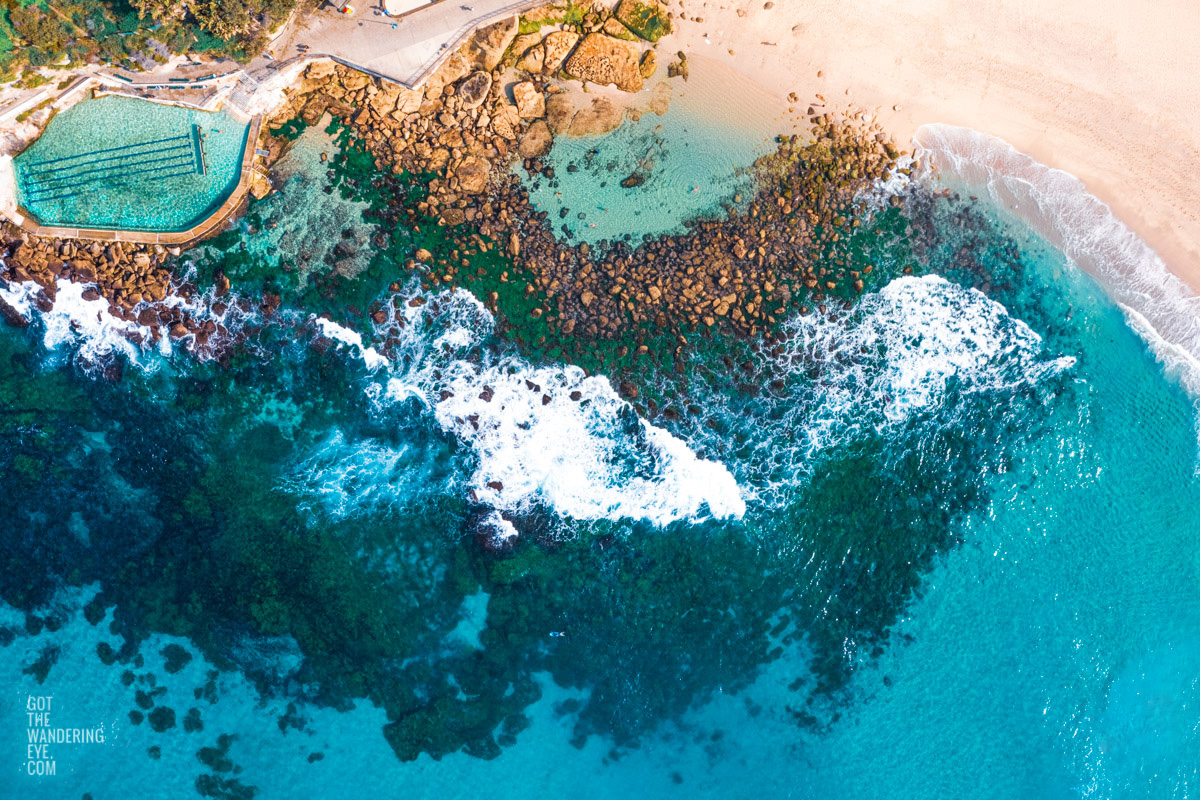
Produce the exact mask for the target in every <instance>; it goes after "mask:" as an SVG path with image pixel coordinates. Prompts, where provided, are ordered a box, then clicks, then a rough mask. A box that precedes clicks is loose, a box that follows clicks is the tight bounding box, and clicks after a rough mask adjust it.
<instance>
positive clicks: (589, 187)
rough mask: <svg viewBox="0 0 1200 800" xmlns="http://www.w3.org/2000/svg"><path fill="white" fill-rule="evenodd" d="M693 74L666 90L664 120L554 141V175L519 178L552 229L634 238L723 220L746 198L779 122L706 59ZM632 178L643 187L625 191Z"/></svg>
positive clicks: (584, 237) (751, 92)
mask: <svg viewBox="0 0 1200 800" xmlns="http://www.w3.org/2000/svg"><path fill="white" fill-rule="evenodd" d="M691 70H692V73H693V75H692V77H691V78H690V80H689V82H688V83H682V82H679V81H671V82H669V83H666V84H665V85H666V86H668V87H670V89H671V92H670V95H669V96H670V103H669V105H668V109H667V112H666V113H665V114H664V115H662V116H659V115H657V114H655V113H652V112H649V111H647V112H644V113H642V115H641V117H640V118H639V119H638V120H637V121H636V122H635V121H632V120H626V122H625V123H624V124H623V125H622V126H621V127H620V128H618V129H617V130H616V131H614V132H612V133H610V134H605V135H602V136H585V137H578V138H575V137H569V136H559V137H556V138H555V140H554V147H553V149H552V150H551V152H550V154H549V155H548V156H547V157H546V158H545V159H544V161H545V163H546V164H547V166H549V167H551V168H552V169H553V170H554V176H553V178H546V177H544V176H534V177H533V179H528V176H526V180H525V183H526V186H527V187H528V188H529V190H530V199H531V201H532V202H533V203H534V204H535V205H536V206H537V207H538V208H539V209H540V210H542V211H545V212H546V213H547V216H548V220H547V222H548V224H550V226H551V227H552V228H553V229H554V230H556V231H560V232H561V231H562V226H564V225H565V226H566V230H567V231H568V232H570V234H571V235H572V236H573V237H574V241H580V242H587V243H588V244H595V243H597V242H599V241H601V240H603V239H607V240H610V241H611V240H616V239H620V238H623V237H625V236H626V235H628V236H629V237H631V238H632V240H633V241H640V240H641V238H642V237H643V236H646V235H651V236H657V235H663V234H667V235H669V234H673V233H678V232H679V231H680V230H682V227H683V223H684V221H685V220H689V219H695V218H696V217H699V216H707V215H718V214H723V213H724V211H723V206H727V205H733V204H734V198H735V197H737V196H738V195H739V194H740V195H742V196H743V197H744V199H749V197H750V194H751V192H752V190H753V182H752V181H751V180H749V179H748V178H747V177H746V176H745V175H744V174H742V169H743V168H745V167H746V166H748V165H750V164H752V163H753V162H754V160H755V159H756V158H758V157H759V156H761V155H763V154H764V153H766V152H768V151H769V150H770V149H771V148H772V141H773V137H774V135H775V133H776V132H777V130H776V129H777V128H778V123H777V122H776V121H774V120H772V119H770V118H769V117H768V116H767V115H765V114H764V113H763V111H762V109H764V108H771V107H773V104H772V103H769V102H764V100H763V97H762V94H761V90H758V89H757V88H756V87H754V86H753V84H749V83H748V82H746V83H742V84H730V83H729V82H728V81H729V79H728V78H727V77H725V76H724V74H723V73H721V72H720V71H719V68H715V67H714V66H712V65H711V64H710V63H709V62H707V61H705V60H704V59H702V58H699V57H697V58H695V59H693V60H692V66H691ZM585 97H586V96H585ZM714 107H717V108H720V109H721V113H720V114H714V113H713V112H712V109H713V108H714ZM573 170H574V171H573ZM635 173H636V174H638V175H640V176H642V177H643V178H645V182H644V183H642V184H641V185H639V186H636V187H634V188H624V187H622V186H621V181H622V180H624V179H626V178H628V177H629V176H630V175H632V174H635ZM522 174H524V171H523V170H522ZM564 209H565V213H564Z"/></svg>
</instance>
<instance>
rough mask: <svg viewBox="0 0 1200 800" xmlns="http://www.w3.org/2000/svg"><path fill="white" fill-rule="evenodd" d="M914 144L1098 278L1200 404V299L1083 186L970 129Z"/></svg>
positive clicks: (943, 129) (926, 131)
mask: <svg viewBox="0 0 1200 800" xmlns="http://www.w3.org/2000/svg"><path fill="white" fill-rule="evenodd" d="M914 142H915V143H916V145H917V148H918V150H919V152H920V154H921V156H922V158H923V160H926V161H927V162H928V163H931V164H932V165H933V166H936V167H937V168H938V170H940V172H941V173H942V174H943V175H945V174H949V175H951V176H953V177H956V178H958V179H959V180H961V181H963V182H964V183H966V184H968V185H970V186H972V187H974V186H980V187H983V188H985V189H986V190H987V192H988V193H989V194H990V196H991V198H992V199H993V200H994V201H996V202H997V203H999V204H1001V205H1003V206H1004V207H1006V208H1008V209H1011V210H1012V211H1014V212H1015V213H1017V214H1018V215H1020V216H1021V217H1022V218H1023V219H1025V220H1026V221H1028V222H1029V223H1030V224H1031V225H1032V226H1033V227H1034V228H1035V229H1037V231H1038V232H1039V233H1041V234H1042V236H1044V237H1045V238H1046V239H1047V240H1048V241H1049V242H1050V243H1051V244H1052V245H1054V246H1055V247H1057V248H1058V249H1059V250H1061V251H1062V252H1063V254H1064V255H1066V257H1067V258H1068V259H1069V260H1070V261H1071V262H1072V263H1074V264H1075V265H1076V266H1078V267H1079V268H1080V269H1082V270H1084V271H1085V272H1087V273H1088V274H1089V275H1091V276H1092V277H1093V278H1095V279H1096V281H1097V282H1099V284H1100V285H1101V286H1102V287H1103V288H1104V290H1105V291H1106V292H1107V293H1108V295H1109V296H1110V297H1112V298H1113V300H1115V301H1116V302H1117V303H1118V304H1119V305H1120V306H1121V307H1122V308H1123V309H1124V310H1125V311H1126V317H1127V319H1129V320H1130V321H1131V323H1132V325H1131V327H1133V329H1134V330H1135V331H1137V332H1138V333H1139V335H1141V336H1142V338H1143V339H1145V340H1146V342H1147V344H1148V345H1149V346H1150V348H1151V349H1152V351H1153V352H1154V353H1155V355H1156V356H1157V357H1158V358H1159V360H1160V361H1163V362H1164V363H1166V364H1167V366H1168V367H1169V371H1170V372H1171V373H1172V374H1174V375H1175V376H1177V377H1178V379H1179V380H1180V381H1181V383H1182V384H1183V386H1184V387H1185V388H1186V389H1187V390H1188V392H1189V393H1190V394H1191V395H1192V396H1193V397H1194V398H1196V399H1197V400H1198V401H1200V297H1197V296H1196V295H1195V294H1193V292H1192V291H1191V289H1190V288H1189V287H1188V286H1187V285H1186V284H1185V283H1184V282H1183V281H1182V280H1180V279H1179V278H1178V277H1176V276H1175V275H1173V274H1171V273H1170V272H1169V271H1168V270H1167V266H1166V264H1165V263H1164V262H1163V260H1162V258H1160V257H1159V256H1158V254H1157V253H1155V252H1154V250H1152V249H1151V248H1150V246H1149V245H1147V244H1146V243H1145V242H1143V241H1142V240H1141V239H1140V238H1139V237H1138V236H1137V235H1136V234H1134V233H1133V231H1131V230H1129V228H1127V227H1126V226H1125V225H1124V224H1123V223H1122V222H1121V221H1120V220H1118V219H1117V218H1116V216H1115V215H1114V214H1113V213H1112V209H1110V208H1109V207H1108V206H1107V205H1106V204H1105V203H1103V202H1102V201H1100V200H1099V199H1098V198H1096V197H1094V196H1093V195H1091V194H1089V193H1088V191H1087V188H1086V187H1085V186H1084V185H1083V182H1082V181H1080V180H1079V179H1078V178H1076V177H1075V176H1073V175H1071V174H1070V173H1067V172H1064V171H1062V170H1060V169H1054V168H1052V167H1047V166H1045V165H1044V164H1040V163H1038V162H1037V161H1035V160H1034V159H1033V158H1031V157H1030V156H1027V155H1025V154H1024V153H1021V152H1019V151H1017V150H1016V149H1015V148H1013V147H1012V146H1011V145H1009V144H1008V143H1007V142H1005V141H1003V140H1002V139H998V138H996V137H994V136H989V135H988V134H985V133H980V132H978V131H974V130H971V129H970V128H959V127H954V126H952V125H925V126H922V127H921V128H920V130H918V131H917V135H916V137H914Z"/></svg>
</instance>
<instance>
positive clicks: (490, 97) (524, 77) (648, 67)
mask: <svg viewBox="0 0 1200 800" xmlns="http://www.w3.org/2000/svg"><path fill="white" fill-rule="evenodd" d="M526 17H527V18H530V19H537V20H539V22H544V23H546V24H551V25H554V24H556V23H557V22H559V21H561V20H562V19H565V17H566V11H565V8H564V7H560V6H545V7H542V8H539V9H534V10H533V11H531V12H528V13H527V15H526ZM574 28H575V29H557V28H556V29H555V30H551V31H549V32H548V33H547V34H545V35H542V33H540V32H533V33H526V34H521V35H518V20H517V18H516V17H513V18H510V19H506V20H503V21H501V22H498V23H495V24H493V25H490V26H488V27H486V28H482V29H480V30H479V31H477V32H476V33H475V34H474V35H473V36H472V37H471V38H470V39H469V40H468V41H467V42H466V43H465V44H464V45H463V46H462V47H461V48H460V49H459V50H457V51H456V52H454V53H452V54H451V55H450V56H448V57H447V58H446V59H445V61H444V62H443V63H442V64H441V65H440V66H439V68H438V69H437V70H436V71H435V72H434V73H433V74H432V75H431V76H430V77H429V78H428V79H427V80H426V82H425V84H424V85H423V86H422V87H421V88H420V89H409V88H406V87H403V86H398V85H395V84H391V83H388V82H385V81H381V80H378V79H375V78H372V77H370V76H368V75H366V74H364V73H361V72H357V71H355V70H352V69H349V68H346V67H344V66H341V65H338V64H335V63H334V62H332V61H318V62H314V63H313V64H311V65H309V67H308V68H307V69H306V70H305V72H304V74H303V75H302V77H301V80H300V81H299V82H298V83H297V84H296V85H295V86H294V87H293V88H292V89H291V90H290V91H289V92H288V98H287V101H286V102H285V103H284V104H282V105H281V106H280V107H279V108H277V109H276V110H275V111H274V112H273V114H272V115H271V118H270V119H269V120H268V121H267V125H265V126H264V129H266V130H270V129H271V128H273V127H278V126H279V125H280V124H281V123H283V122H285V121H287V120H289V119H293V118H296V117H299V118H301V119H303V120H304V121H305V122H307V123H308V124H316V123H317V122H318V121H319V120H320V119H321V117H322V116H323V115H324V114H325V113H326V112H329V113H330V114H332V115H334V116H336V117H338V118H340V119H342V120H344V121H347V122H349V123H350V124H351V125H352V126H353V128H354V130H355V132H356V133H357V134H358V135H359V136H360V137H361V138H362V140H363V141H364V142H365V143H366V146H367V147H368V148H369V150H370V151H371V153H372V154H373V155H374V156H376V158H377V165H378V166H379V168H380V169H387V168H390V169H393V170H394V171H395V172H396V173H402V172H409V173H411V174H418V175H419V174H430V173H432V174H434V175H436V176H437V177H436V178H435V180H434V181H433V183H432V184H431V185H430V198H429V201H428V205H427V206H426V207H424V208H422V209H421V211H422V212H423V213H429V214H431V215H433V216H438V217H439V218H440V219H441V220H442V221H443V222H444V223H445V224H448V225H458V224H461V223H462V222H464V221H471V220H473V219H474V216H475V214H476V213H478V210H477V209H476V208H475V206H476V204H475V203H473V202H472V201H471V200H470V198H471V197H472V196H475V195H479V194H481V193H483V192H484V191H485V189H486V188H487V186H488V184H489V176H491V175H492V174H493V172H494V171H497V170H496V169H495V168H496V167H506V166H507V164H508V162H509V160H510V158H512V157H513V154H514V153H515V154H517V155H519V156H520V157H521V158H523V159H537V158H540V157H541V156H543V155H545V154H546V153H547V152H549V150H550V147H551V145H552V144H553V140H554V136H555V135H556V134H566V135H574V136H582V135H588V134H596V133H603V132H606V131H609V130H612V129H613V128H615V127H617V126H618V125H619V124H620V122H621V120H622V118H623V116H624V114H625V111H626V109H625V108H624V107H622V106H621V105H620V104H618V103H614V102H613V101H612V100H610V99H607V98H603V97H594V98H588V99H587V100H585V102H583V103H582V104H580V103H578V101H577V100H576V99H575V98H573V97H572V96H571V93H569V92H564V91H563V90H562V89H561V88H560V87H559V86H558V85H556V84H555V83H554V82H553V81H554V79H555V78H556V77H573V78H576V79H578V80H581V81H584V82H593V83H610V84H613V85H615V86H617V87H618V88H620V89H623V90H626V91H629V92H636V91H638V90H640V89H641V88H642V85H643V80H644V79H645V78H646V77H649V76H650V75H651V74H652V73H653V70H654V68H655V65H656V61H655V59H654V54H653V51H651V50H646V51H645V53H643V52H642V49H641V47H640V46H638V45H637V44H636V43H635V42H634V41H633V40H636V39H637V37H636V36H635V35H634V34H633V33H632V32H631V31H630V30H629V29H628V28H626V27H625V26H624V25H622V24H621V23H620V22H619V21H618V20H617V17H615V16H613V14H612V12H609V11H604V10H600V9H593V10H590V11H589V12H588V13H587V14H586V15H585V16H584V18H583V20H582V21H580V22H578V23H574ZM614 34H616V35H614ZM514 71H515V73H516V74H515V75H514ZM514 77H515V78H517V79H516V80H513V78H514ZM650 107H651V109H652V110H655V111H657V112H658V113H662V112H663V111H665V103H663V102H662V101H661V98H659V99H656V100H654V101H653V102H652V103H651V106H650ZM265 144H266V147H267V149H268V150H269V151H270V152H271V153H272V155H273V156H274V155H277V154H278V153H280V152H282V150H283V148H284V147H285V146H286V143H285V142H283V141H282V140H274V141H271V140H270V137H268V141H267V142H266V143H265Z"/></svg>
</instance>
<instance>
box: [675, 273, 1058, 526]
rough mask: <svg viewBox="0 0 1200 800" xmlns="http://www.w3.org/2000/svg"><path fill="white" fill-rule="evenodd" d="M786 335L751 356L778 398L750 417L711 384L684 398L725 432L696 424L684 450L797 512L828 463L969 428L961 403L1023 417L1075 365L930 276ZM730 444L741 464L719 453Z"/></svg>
mask: <svg viewBox="0 0 1200 800" xmlns="http://www.w3.org/2000/svg"><path fill="white" fill-rule="evenodd" d="M782 334H783V335H782V336H781V337H780V342H779V345H778V346H777V347H775V348H772V350H770V351H763V352H761V353H760V354H759V355H758V357H757V362H756V367H755V370H754V373H753V378H752V380H754V381H755V382H756V383H758V384H759V385H762V386H772V385H774V386H776V387H777V388H775V389H772V390H771V391H765V392H763V393H761V394H760V395H759V396H757V397H756V398H755V399H754V400H753V401H751V403H752V405H751V406H750V408H746V407H744V406H731V405H729V402H728V398H727V396H726V395H725V394H724V393H725V391H726V388H725V387H724V386H723V385H721V384H720V382H719V381H718V382H716V383H696V384H694V385H693V386H692V387H690V389H689V391H690V392H692V397H693V398H695V399H696V402H697V405H699V406H700V407H702V408H703V409H704V414H703V415H702V416H706V417H715V418H719V419H722V420H727V421H729V425H730V426H731V427H730V430H729V431H728V432H726V431H723V430H722V431H719V432H718V431H711V430H709V429H708V428H707V427H706V426H704V425H702V424H698V425H694V426H693V427H692V429H691V432H690V434H689V436H690V438H691V440H692V441H693V442H694V443H695V444H696V445H697V446H698V447H701V448H702V449H703V451H704V452H707V453H714V454H718V455H719V456H720V457H721V458H722V460H723V461H725V462H726V463H729V464H730V465H731V466H732V468H733V470H734V475H735V477H736V478H737V480H738V481H739V482H740V483H741V485H742V486H743V487H744V489H743V491H744V492H745V493H746V495H747V496H749V497H750V498H751V499H753V500H755V501H757V502H760V503H763V504H766V505H767V506H770V507H782V506H786V505H788V504H789V503H791V502H794V499H795V498H794V492H795V491H796V490H797V488H798V487H800V486H802V485H803V484H805V483H806V482H807V481H808V480H809V478H810V476H811V473H812V469H813V465H814V464H817V463H819V462H820V461H821V460H822V459H823V458H824V457H825V454H826V453H829V452H831V451H836V450H838V449H841V448H847V447H853V446H854V445H855V443H856V442H859V441H863V440H865V439H868V438H874V437H876V436H877V435H879V434H880V433H882V434H884V435H885V436H886V437H887V438H888V439H890V440H893V441H902V440H908V439H909V437H916V438H914V439H911V441H913V442H916V441H918V440H919V439H920V438H921V437H923V436H924V435H925V432H926V431H940V430H944V429H946V428H948V427H954V426H971V425H973V424H974V423H973V420H972V418H971V416H970V415H971V414H972V413H974V412H973V411H972V409H973V408H976V407H977V406H978V403H977V402H975V403H968V404H966V405H964V404H963V402H961V401H962V400H963V399H967V398H973V397H974V398H978V397H980V396H983V397H984V398H986V399H985V400H984V402H987V403H994V404H995V406H996V408H997V412H996V413H997V414H1005V415H1007V414H1015V413H1020V412H1019V410H1018V406H1019V405H1020V404H1022V403H1026V402H1032V403H1036V402H1040V401H1041V399H1043V397H1044V396H1045V395H1043V394H1042V392H1041V391H1040V389H1039V387H1040V386H1041V384H1043V382H1046V381H1049V380H1052V379H1053V378H1054V377H1056V376H1058V375H1061V374H1062V373H1064V372H1065V371H1067V370H1069V369H1071V367H1072V366H1073V365H1074V363H1075V359H1074V358H1072V357H1070V356H1059V357H1055V356H1054V355H1052V354H1049V353H1047V352H1046V351H1045V348H1044V346H1043V343H1042V339H1041V337H1040V336H1038V334H1037V333H1036V332H1035V331H1034V330H1033V329H1031V328H1030V327H1029V326H1028V325H1026V324H1025V323H1024V322H1022V321H1021V320H1019V319H1016V318H1014V317H1012V316H1010V315H1009V313H1008V311H1007V309H1005V307H1004V306H1003V305H1001V304H1000V303H997V302H995V301H994V300H991V299H990V298H988V297H987V296H986V295H985V294H983V293H982V292H980V291H978V290H975V289H969V288H966V287H963V286H960V285H958V284H956V283H952V282H951V281H948V280H946V279H945V278H942V277H940V276H936V275H927V276H922V277H912V276H905V277H900V278H897V279H895V280H893V281H892V282H890V283H888V284H887V285H886V286H884V287H883V288H882V289H880V290H879V291H877V292H873V293H870V294H866V295H864V296H863V297H862V298H860V300H859V302H858V303H857V304H856V305H855V306H854V308H853V309H851V310H850V311H848V312H845V313H843V312H840V311H839V312H833V313H829V314H796V315H794V316H792V317H791V318H789V319H788V320H787V321H786V322H785V323H784V326H783V331H782ZM701 380H704V379H701ZM964 414H965V415H966V416H963V415H964ZM734 442H740V443H742V444H738V445H733V443H734ZM781 443H787V445H786V446H784V445H783V444H781ZM731 446H735V447H736V448H737V449H738V450H739V455H737V456H734V457H729V456H728V455H726V454H728V453H729V452H730V448H731Z"/></svg>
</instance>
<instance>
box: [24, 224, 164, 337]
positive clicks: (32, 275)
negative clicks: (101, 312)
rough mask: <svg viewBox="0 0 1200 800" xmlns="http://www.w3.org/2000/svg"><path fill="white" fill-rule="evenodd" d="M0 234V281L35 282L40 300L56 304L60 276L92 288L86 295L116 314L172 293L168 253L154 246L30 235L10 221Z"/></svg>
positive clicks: (125, 313)
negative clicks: (106, 304) (1, 263)
mask: <svg viewBox="0 0 1200 800" xmlns="http://www.w3.org/2000/svg"><path fill="white" fill-rule="evenodd" d="M0 235H2V236H3V246H4V266H3V267H2V268H0V277H3V278H4V279H5V280H8V281H14V282H27V281H32V282H34V283H36V284H38V285H39V286H40V287H41V296H42V297H43V298H44V302H48V303H53V302H54V298H55V295H56V293H57V286H58V280H59V279H60V278H62V279H66V280H70V281H74V282H76V283H88V284H94V287H95V288H92V289H89V290H87V291H85V293H84V296H85V297H86V298H87V299H99V298H100V297H104V298H105V299H106V300H108V302H109V304H110V306H111V308H110V310H111V311H112V312H113V313H114V315H116V316H124V315H127V314H129V313H130V312H131V311H132V310H133V308H134V307H135V306H137V305H138V304H139V303H142V302H143V301H145V302H152V303H153V302H161V301H162V300H163V299H164V298H165V297H166V296H167V292H168V290H169V289H170V285H171V273H170V272H169V271H168V270H167V269H166V268H165V267H164V266H163V262H164V261H165V260H166V258H167V257H168V256H169V253H168V252H167V250H166V249H164V248H163V247H160V246H157V245H145V244H135V243H129V242H111V243H107V244H104V243H101V242H89V241H81V240H77V239H52V238H45V237H39V236H32V235H30V234H28V233H26V232H25V231H22V230H21V229H20V228H18V227H16V226H15V225H12V224H11V223H8V222H5V223H4V224H3V227H2V228H0Z"/></svg>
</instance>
